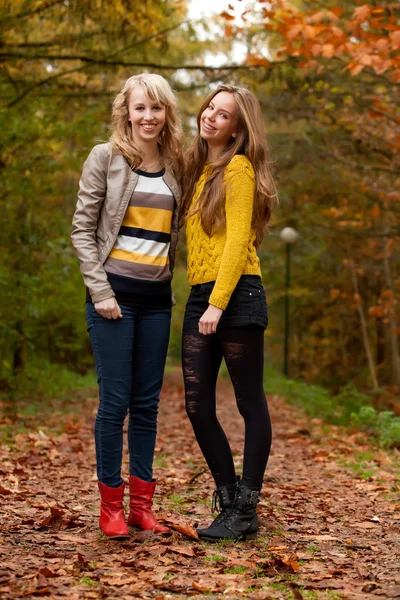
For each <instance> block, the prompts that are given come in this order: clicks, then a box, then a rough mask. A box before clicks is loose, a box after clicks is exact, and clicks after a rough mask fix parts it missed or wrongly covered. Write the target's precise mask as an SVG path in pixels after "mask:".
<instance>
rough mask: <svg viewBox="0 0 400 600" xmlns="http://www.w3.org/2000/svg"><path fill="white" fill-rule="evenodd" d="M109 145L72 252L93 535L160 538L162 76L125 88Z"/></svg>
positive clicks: (166, 154)
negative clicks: (156, 499) (88, 355)
mask: <svg viewBox="0 0 400 600" xmlns="http://www.w3.org/2000/svg"><path fill="white" fill-rule="evenodd" d="M112 127H113V133H112V136H111V138H110V142H109V143H105V144H100V145H97V146H95V147H94V148H93V150H92V151H91V153H90V154H89V157H88V158H87V160H86V162H85V164H84V166H83V172H82V177H81V180H80V187H79V193H78V203H77V207H76V211H75V214H74V217H73V229H72V236H71V237H72V242H73V245H74V247H75V250H76V253H77V256H78V259H79V261H80V266H81V272H82V276H83V281H84V283H85V286H86V319H87V326H88V332H89V335H90V340H91V343H92V348H93V353H94V358H95V363H96V369H97V375H98V383H99V407H98V412H97V417H96V424H95V444H96V461H97V476H98V486H99V490H100V495H101V508H100V529H101V530H102V531H103V533H104V534H105V535H106V536H108V537H109V538H123V537H127V536H128V535H129V532H128V526H132V527H138V528H140V529H143V530H150V529H151V530H154V531H155V532H157V533H166V532H168V529H167V528H166V527H164V526H162V525H161V524H160V523H158V521H157V520H156V518H155V516H154V514H153V512H152V498H153V494H154V491H155V485H156V482H155V480H154V479H153V472H152V464H153V456H154V447H155V440H156V431H157V411H158V403H159V394H160V390H161V386H162V381H163V374H164V367H165V360H166V355H167V347H168V340H169V333H170V319H171V305H172V302H171V297H172V294H171V278H172V272H173V267H174V260H175V248H176V243H177V236H178V208H179V202H180V195H181V194H180V186H179V183H178V181H179V173H180V172H181V154H180V152H181V151H180V148H181V147H182V132H181V124H180V119H179V118H178V115H177V111H176V101H175V97H174V94H173V92H172V90H171V88H170V86H169V84H168V83H167V81H166V80H165V79H164V78H163V77H161V76H160V75H154V74H141V75H135V76H133V77H130V78H129V79H128V80H127V81H126V83H125V85H124V87H123V89H122V90H121V91H120V92H119V93H118V94H117V96H116V98H115V100H114V103H113V107H112ZM127 414H129V424H128V445H129V454H130V463H129V472H130V477H129V494H130V511H129V517H128V521H126V519H125V515H124V508H123V497H124V486H125V484H124V481H123V479H122V477H121V463H122V448H123V425H124V420H125V417H126V415H127Z"/></svg>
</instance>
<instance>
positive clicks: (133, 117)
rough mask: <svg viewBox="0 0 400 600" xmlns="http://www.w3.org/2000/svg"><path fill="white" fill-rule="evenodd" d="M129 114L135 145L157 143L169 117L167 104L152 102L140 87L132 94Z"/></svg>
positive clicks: (134, 89)
mask: <svg viewBox="0 0 400 600" xmlns="http://www.w3.org/2000/svg"><path fill="white" fill-rule="evenodd" d="M128 114H129V121H130V124H131V129H132V137H133V140H134V142H135V144H137V145H138V146H140V145H141V144H151V143H157V140H158V136H159V135H160V133H161V130H162V128H163V127H164V124H165V119H166V116H167V107H166V106H165V104H160V103H158V102H155V101H153V100H150V99H149V98H148V97H147V96H146V94H145V92H144V90H143V88H142V87H141V86H140V85H139V86H137V87H135V88H133V90H132V91H131V93H130V97H129V104H128Z"/></svg>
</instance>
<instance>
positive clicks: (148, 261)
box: [109, 248, 169, 267]
mask: <svg viewBox="0 0 400 600" xmlns="http://www.w3.org/2000/svg"><path fill="white" fill-rule="evenodd" d="M109 256H110V257H111V258H116V259H117V260H126V261H127V262H133V263H139V264H142V265H155V266H157V267H165V266H166V265H167V264H168V263H169V259H168V256H147V255H146V254H137V253H136V252H127V251H126V250H116V249H115V248H114V250H111V252H110V254H109Z"/></svg>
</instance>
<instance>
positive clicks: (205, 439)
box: [181, 85, 277, 541]
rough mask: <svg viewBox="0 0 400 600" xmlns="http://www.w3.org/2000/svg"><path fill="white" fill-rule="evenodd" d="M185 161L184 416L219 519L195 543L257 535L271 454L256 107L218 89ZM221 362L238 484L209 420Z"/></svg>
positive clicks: (267, 174)
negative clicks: (238, 456)
mask: <svg viewBox="0 0 400 600" xmlns="http://www.w3.org/2000/svg"><path fill="white" fill-rule="evenodd" d="M197 124H198V130H199V132H198V135H197V137H196V139H195V140H194V143H193V145H192V147H191V148H190V149H189V151H188V153H187V156H186V161H187V165H188V167H187V169H186V181H185V187H184V190H185V198H184V202H183V208H182V218H181V220H182V222H184V223H185V225H186V238H187V250H188V281H189V284H190V285H191V292H190V296H189V299H188V302H187V306H186V312H185V318H184V327H183V341H182V362H183V374H184V380H185V394H186V411H187V414H188V417H189V419H190V421H191V423H192V426H193V429H194V433H195V435H196V438H197V441H198V443H199V445H200V448H201V450H202V452H203V454H204V457H205V459H206V461H207V464H208V466H209V468H210V471H211V473H212V475H213V477H214V480H215V484H216V490H215V492H214V495H215V496H214V497H215V499H216V500H219V505H220V514H219V515H218V516H217V518H216V519H215V520H214V522H213V523H212V524H211V525H210V527H208V528H206V529H198V534H199V536H200V538H202V539H205V540H209V541H218V540H221V539H248V538H252V537H254V536H255V535H256V534H257V530H258V520H257V514H256V505H257V502H258V499H259V495H260V490H261V486H262V482H263V476H264V472H265V468H266V465H267V461H268V457H269V451H270V446H271V423H270V417H269V412H268V407H267V402H266V399H265V394H264V390H263V360H264V330H265V328H266V326H267V323H268V317H267V304H266V299H265V293H264V289H263V286H262V281H261V271H260V261H259V259H258V257H257V252H256V251H257V248H258V246H259V245H260V243H261V241H262V238H263V234H264V230H265V227H266V224H267V222H268V220H269V218H270V216H271V211H272V209H273V207H274V205H275V203H276V200H277V195H276V188H275V184H274V180H273V177H272V175H271V171H270V163H269V159H268V151H267V145H266V140H265V134H264V123H263V119H262V113H261V109H260V105H259V103H258V101H257V99H256V98H255V96H254V95H253V94H252V93H251V92H249V91H248V90H247V89H243V88H238V87H234V86H230V85H221V86H219V87H218V88H217V89H216V90H215V91H214V92H212V93H211V94H210V95H209V96H208V97H207V98H206V99H205V101H204V103H203V105H202V107H201V108H200V112H199V114H198V118H197ZM222 358H224V359H225V362H226V365H227V367H228V371H229V374H230V377H231V380H232V383H233V386H234V390H235V395H236V401H237V407H238V409H239V412H240V414H241V415H242V417H243V419H244V425H245V444H244V460H243V469H242V476H241V479H240V481H237V476H236V474H235V467H234V463H233V458H232V452H231V449H230V446H229V442H228V440H227V437H226V435H225V433H224V431H223V429H222V427H221V425H220V423H219V421H218V419H217V415H216V400H215V387H216V381H217V377H218V371H219V367H220V365H221V360H222Z"/></svg>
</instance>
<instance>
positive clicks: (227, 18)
mask: <svg viewBox="0 0 400 600" xmlns="http://www.w3.org/2000/svg"><path fill="white" fill-rule="evenodd" d="M220 16H221V17H222V18H223V19H225V21H234V20H235V16H234V15H231V14H229V13H228V12H226V11H224V12H222V13H221V14H220Z"/></svg>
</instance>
